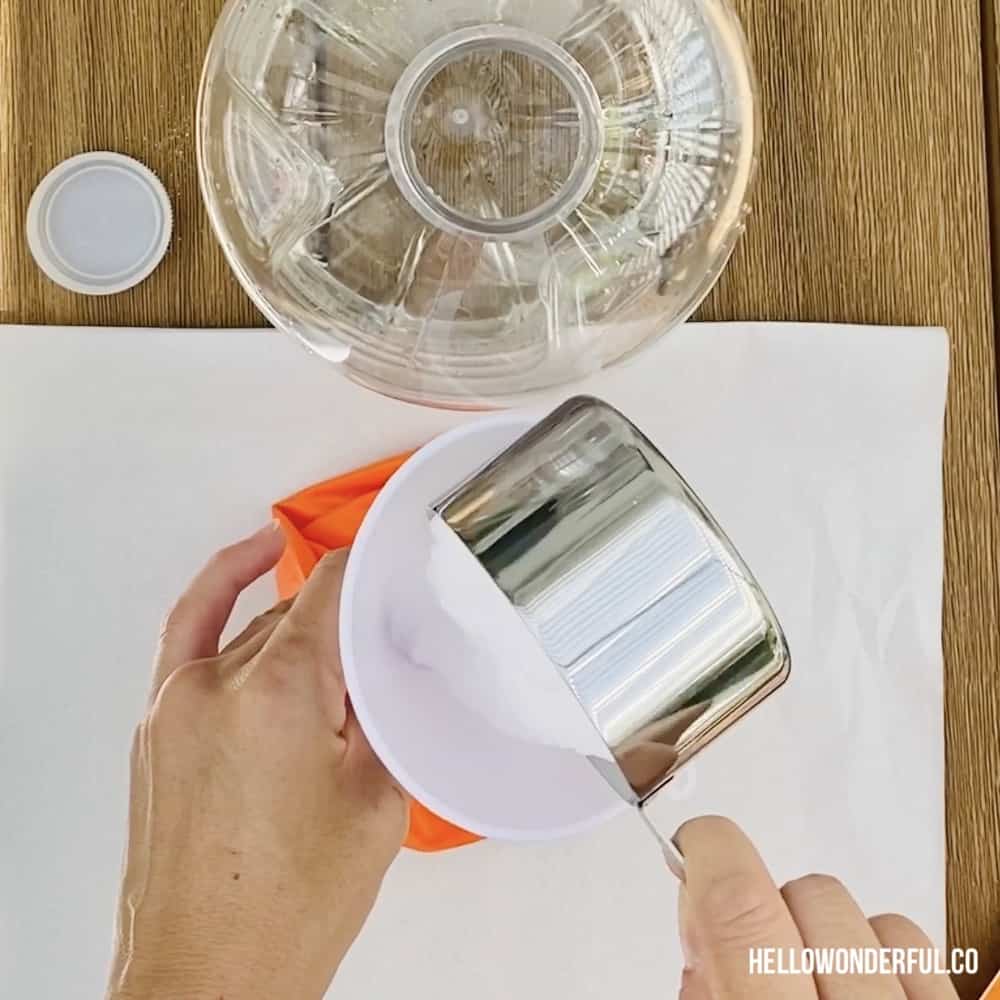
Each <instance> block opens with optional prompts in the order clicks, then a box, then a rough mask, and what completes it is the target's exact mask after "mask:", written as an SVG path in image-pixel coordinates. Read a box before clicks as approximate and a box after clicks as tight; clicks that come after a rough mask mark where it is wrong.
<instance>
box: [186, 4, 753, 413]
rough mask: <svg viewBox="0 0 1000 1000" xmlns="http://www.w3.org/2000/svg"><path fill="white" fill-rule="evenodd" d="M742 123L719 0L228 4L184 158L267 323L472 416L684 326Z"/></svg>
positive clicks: (745, 129) (745, 163) (713, 254)
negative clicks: (191, 148) (196, 173)
mask: <svg viewBox="0 0 1000 1000" xmlns="http://www.w3.org/2000/svg"><path fill="white" fill-rule="evenodd" d="M758 131H759V130H758V123H757V118H756V100H755V88H754V82H753V75H752V70H751V68H750V64H749V60H748V57H747V53H746V46H745V42H744V39H743V35H742V32H741V30H740V27H739V24H738V22H737V21H736V19H735V16H734V15H733V14H732V12H731V11H730V10H729V8H728V7H727V6H726V5H725V3H724V2H722V0H616V2H607V3H584V2H580V0H560V2H559V3H553V2H552V0H230V2H229V3H228V5H227V7H226V9H225V10H224V12H223V14H222V17H221V19H220V22H219V25H218V27H217V29H216V32H215V36H214V38H213V41H212V45H211V49H210V52H209V55H208V60H207V63H206V67H205V74H204V79H203V82H202V91H201V97H200V101H199V127H198V140H199V146H198V155H199V168H200V174H201V182H202V189H203V193H204V197H205V201H206V203H207V205H208V209H209V212H210V215H211V218H212V221H213V224H214V226H215V229H216V232H217V234H218V236H219V239H220V240H221V242H222V245H223V247H224V249H225V252H226V255H227V257H228V259H229V262H230V264H231V266H232V267H233V269H234V270H235V272H236V274H237V275H238V277H239V278H240V280H241V282H242V283H243V285H244V287H245V288H246V290H247V291H248V293H249V294H250V295H251V297H252V298H253V299H254V301H255V302H256V304H257V305H258V306H259V308H260V309H261V310H262V311H263V312H264V313H265V315H266V316H267V317H268V318H269V319H270V320H271V321H272V322H273V323H274V324H275V325H276V326H277V327H279V328H281V329H284V330H287V331H289V332H291V333H293V334H295V335H297V336H298V337H300V338H301V339H302V340H303V341H304V342H305V343H306V344H307V345H308V346H309V347H311V348H312V349H313V350H314V351H316V352H317V353H319V354H320V355H322V356H324V357H326V358H328V359H330V360H332V361H335V362H337V363H338V364H339V365H341V366H342V367H343V369H344V371H345V372H346V373H347V374H348V375H349V376H351V377H352V378H354V379H356V380H357V381H359V382H361V383H363V384H364V385H367V386H369V387H371V388H373V389H376V390H378V391H380V392H383V393H387V394H389V395H392V396H395V397H398V398H402V399H407V400H410V401H414V402H420V403H426V404H431V405H439V406H451V407H463V408H474V407H486V406H497V405H504V404H507V403H511V402H515V401H517V400H518V399H520V398H522V397H524V396H526V395H530V394H531V393H533V392H537V391H539V390H542V389H546V388H551V387H553V386H557V385H562V384H565V383H568V382H572V381H575V380H576V379H578V378H581V377H584V376H586V375H588V374H590V373H592V372H593V371H595V370H597V369H600V368H603V367H605V366H607V365H610V364H613V363H614V362H616V361H618V360H620V359H622V358H624V357H626V356H628V355H631V354H633V353H634V352H636V351H638V350H639V349H641V348H642V347H643V346H645V345H647V344H649V343H650V342H652V341H653V340H654V339H655V338H657V337H658V336H660V335H661V334H663V333H664V332H665V331H667V330H669V329H670V328H671V327H673V326H675V325H676V324H677V323H679V322H681V321H683V320H684V319H685V318H687V316H689V315H690V313H691V312H692V311H693V310H694V308H695V307H696V306H697V305H698V303H699V302H700V301H701V300H702V298H703V297H704V296H705V294H706V293H707V292H708V290H709V289H710V288H711V286H712V284H713V283H714V282H715V280H716V278H717V277H718V275H719V273H720V271H721V269H722V268H723V266H724V265H725V263H726V260H727V259H728V257H729V254H730V253H731V251H732V248H733V245H734V244H735V241H736V239H737V238H738V236H739V234H740V232H741V231H742V226H743V220H744V215H745V211H746V204H747V198H748V195H749V191H750V188H751V186H752V181H753V176H754V172H755V166H756V150H757V143H758Z"/></svg>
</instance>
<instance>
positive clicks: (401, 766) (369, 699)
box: [340, 413, 626, 841]
mask: <svg viewBox="0 0 1000 1000" xmlns="http://www.w3.org/2000/svg"><path fill="white" fill-rule="evenodd" d="M534 422H535V420H534V418H533V417H532V416H531V415H527V414H524V413H520V414H518V413H513V414H511V413H505V414H496V415H491V416H487V417H483V418H480V419H478V420H476V421H474V422H472V423H469V424H466V425H464V426H462V427H459V428H457V429H455V430H453V431H450V432H449V433H447V434H444V435H442V436H441V437H439V438H437V439H436V440H434V441H433V442H432V443H431V444H429V445H427V446H426V447H425V448H423V449H421V450H420V451H419V452H417V454H416V455H414V456H413V457H412V458H411V459H410V460H409V461H408V462H407V463H406V464H405V465H404V466H403V467H402V469H400V470H399V472H397V473H396V474H395V475H394V476H393V477H392V479H391V480H390V481H389V483H388V484H387V485H386V487H385V488H384V489H383V490H382V492H381V494H380V495H379V497H378V499H377V500H376V502H375V504H374V505H373V506H372V508H371V511H370V512H369V513H368V516H367V517H366V518H365V521H364V523H363V524H362V526H361V530H360V532H359V533H358V536H357V539H356V541H355V543H354V547H353V549H352V551H351V556H350V559H349V561H348V564H347V572H346V575H345V578H344V588H343V598H342V604H341V625H340V642H341V654H342V657H343V662H344V673H345V676H346V680H347V688H348V691H349V693H350V697H351V702H352V704H353V706H354V710H355V712H356V713H357V716H358V719H359V721H360V722H361V726H362V728H363V729H364V731H365V734H366V735H367V737H368V740H369V742H370V743H371V745H372V747H373V748H374V750H375V752H376V753H377V754H378V755H379V757H380V758H381V760H382V761H383V763H384V764H385V765H386V767H387V768H388V769H389V770H390V771H391V772H392V774H393V775H394V776H395V778H396V779H397V781H399V782H400V784H401V785H403V787H404V788H405V789H406V790H407V791H408V792H409V793H410V794H411V795H413V796H414V798H416V799H418V800H419V801H420V802H421V803H423V804H424V805H425V806H427V807H428V808H429V809H431V810H433V811H434V812H435V813H437V814H438V815H439V816H441V817H443V818H444V819H446V820H448V821H450V822H452V823H455V824H457V825H458V826H460V827H462V828H464V829H466V830H469V831H471V832H472V833H476V834H479V835H481V836H484V837H489V838H493V839H499V840H516V841H530V840H550V839H554V838H558V837H565V836H569V835H572V834H575V833H579V832H581V831H584V830H586V829H589V828H590V827H593V826H596V825H597V824H599V823H601V822H603V821H605V820H607V819H609V818H610V817H612V816H613V815H615V814H616V813H619V812H621V811H623V810H624V809H625V808H626V805H625V803H624V802H623V801H622V800H621V799H620V798H619V797H618V796H617V795H616V794H615V792H614V791H613V790H612V788H611V786H610V785H609V784H608V783H607V782H606V781H605V780H604V779H603V778H602V777H601V776H600V775H599V774H598V772H597V770H596V769H595V768H594V767H593V765H592V764H591V763H590V762H589V761H588V760H587V758H586V757H584V756H581V755H580V754H577V753H574V752H573V751H571V750H562V749H558V748H555V747H549V746H544V745H541V744H535V743H530V742H524V741H521V740H518V739H515V738H513V737H512V736H509V735H506V734H505V733H503V732H501V731H500V730H498V729H496V728H494V727H493V726H491V725H489V723H488V721H486V720H484V719H483V717H482V716H481V715H480V714H478V713H476V712H474V711H472V710H470V708H468V707H466V705H465V704H463V702H462V701H460V700H459V699H457V698H456V697H455V696H454V695H453V694H452V693H451V691H450V690H449V688H448V686H447V685H446V684H445V683H444V682H443V681H442V679H441V677H440V676H439V675H438V674H437V673H435V671H433V670H431V669H428V668H427V667H426V666H421V665H420V664H419V663H417V662H414V657H413V655H412V653H411V652H410V651H408V649H407V647H408V645H409V643H408V637H409V636H408V633H409V634H410V635H412V631H413V629H415V628H419V630H420V632H421V634H423V635H425V636H426V635H427V633H428V629H431V630H432V631H433V633H434V634H435V635H438V636H440V643H441V648H442V649H443V650H445V649H448V648H450V649H451V652H452V654H454V650H455V647H454V645H453V644H454V643H460V642H461V641H462V637H461V635H460V634H459V633H458V630H457V629H456V628H455V626H454V624H453V623H452V622H451V621H450V620H449V619H448V617H447V615H446V614H445V613H444V612H443V611H442V610H441V609H440V607H439V606H438V605H437V602H436V600H435V598H434V596H433V595H432V594H431V592H430V587H429V585H428V580H427V562H428V557H429V552H430V526H429V520H428V509H429V507H430V505H431V504H432V503H434V502H435V501H436V500H438V499H439V498H440V497H441V496H442V495H443V494H445V493H447V492H448V491H449V490H450V489H451V488H452V487H454V486H456V485H457V484H458V483H460V482H461V481H462V480H463V479H464V478H465V477H466V476H467V475H469V474H470V473H472V472H474V471H475V470H476V469H478V468H479V467H480V466H481V465H483V464H484V463H485V462H487V461H488V460H489V459H491V458H492V457H493V456H495V455H496V454H497V453H498V452H500V451H502V450H503V449H504V448H506V447H507V445H509V444H511V443H512V442H513V441H514V440H516V439H517V438H518V437H520V435H521V434H523V433H524V432H525V431H526V430H527V429H528V428H529V427H531V426H532V424H533V423H534ZM470 561H471V556H470ZM475 568H478V567H475ZM484 638H486V639H487V641H488V637H484Z"/></svg>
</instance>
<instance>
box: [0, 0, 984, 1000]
mask: <svg viewBox="0 0 1000 1000" xmlns="http://www.w3.org/2000/svg"><path fill="white" fill-rule="evenodd" d="M986 2H987V3H990V2H1000V0H986ZM220 5H221V0H145V2H144V3H142V4H135V3H132V2H126V0H2V3H0V74H3V75H2V76H0V143H2V145H0V176H2V177H3V178H4V185H3V186H2V189H0V248H2V254H0V321H3V322H23V323H50V324H58V323H72V324H91V323H93V324H98V323H99V324H108V325H130V326H132V325H137V326H142V325H158V326H242V325H251V324H258V323H260V322H261V321H260V318H259V317H258V315H257V313H256V312H255V311H254V309H253V308H252V307H251V306H250V304H249V303H248V301H247V300H246V298H245V297H244V296H243V294H242V292H241V291H240V289H239V288H238V286H237V284H236V282H235V280H234V279H233V278H232V277H231V276H230V274H229V272H228V270H227V268H226V266H225V264H224V262H223V259H222V256H221V254H220V253H219V251H218V250H217V248H216V246H215V244H214V242H213V239H212V237H211V235H210V232H209V228H208V223H207V219H206V217H205V214H204V212H203V210H202V208H201V206H200V202H199V195H198V190H197V181H196V174H195V166H194V123H193V114H194V100H195V93H196V88H197V83H198V76H199V73H200V66H201V59H202V55H203V52H204V50H205V47H206V45H207V42H208V38H209V34H210V31H211V27H212V24H213V22H214V19H215V16H216V14H217V12H218V9H219V7H220ZM737 7H738V9H739V11H740V13H741V14H742V16H743V17H744V21H745V24H746V28H747V33H748V35H749V38H750V41H751V46H752V49H753V51H754V52H755V54H756V59H757V65H758V71H759V76H760V84H761V92H762V98H763V108H764V118H765V129H766V136H765V146H764V150H763V157H762V171H761V181H760V187H759V191H758V195H757V198H756V212H755V215H754V216H753V218H752V220H751V223H750V226H749V229H748V232H747V235H746V238H745V239H744V241H743V243H742V244H741V246H740V249H739V250H738V252H737V254H736V256H735V258H734V260H733V262H732V265H731V266H730V268H729V270H728V271H727V272H726V274H725V275H724V277H723V279H722V281H721V282H720V284H719V286H718V287H717V289H716V290H715V292H714V293H713V294H712V295H711V296H710V298H709V299H708V301H707V302H706V303H705V305H704V307H703V309H702V310H701V316H702V318H705V319H735V318H740V319H772V320H784V319H796V320H818V321H848V322H861V323H892V324H915V325H927V324H940V325H942V326H945V327H947V328H948V330H949V331H950V334H951V338H952V384H951V394H950V403H949V410H948V420H947V441H948V443H947V457H946V468H945V492H946V509H947V523H946V550H947V565H948V571H947V579H946V583H945V633H944V646H945V653H946V662H947V695H946V700H947V721H946V736H947V765H948V850H949V929H950V938H951V942H952V943H953V944H955V945H961V946H967V947H978V948H979V949H980V950H981V953H982V966H981V971H980V974H979V975H978V976H975V977H969V978H968V979H967V980H966V981H964V982H962V983H961V984H960V986H961V991H962V994H963V996H966V997H975V996H978V992H979V991H980V990H981V989H982V988H983V987H984V986H985V985H986V983H987V982H988V980H989V977H990V975H991V974H992V973H993V972H994V971H996V969H997V967H998V966H1000V846H998V845H1000V638H998V625H997V623H998V621H1000V548H998V543H1000V522H998V519H1000V514H998V454H1000V452H998V424H997V403H996V400H997V382H996V358H995V348H994V312H993V304H992V299H991V266H990V241H989V199H988V191H987V170H986V142H985V128H984V96H983V49H982V45H983V42H984V39H983V36H982V26H981V21H980V14H981V12H980V9H979V7H978V6H977V5H976V4H975V3H972V2H969V0H880V2H879V3H876V4H871V3H869V2H867V0H865V2H863V0H836V2H831V0H768V2H767V3H764V2H763V0H738V2H737ZM995 25H996V21H991V22H990V30H992V29H994V28H995ZM992 51H993V53H994V54H995V52H996V47H994V48H993V50H992ZM989 62H990V61H989V59H987V64H988V69H990V70H991V75H990V79H989V81H988V82H989V84H990V86H991V87H996V86H997V81H996V73H995V72H993V70H995V66H994V67H990V66H989ZM96 148H107V149H115V150H119V151H121V152H125V153H129V154H131V155H134V156H136V157H138V158H140V159H142V160H144V161H145V162H147V163H148V164H149V165H150V166H151V167H152V168H153V169H154V170H156V171H157V173H159V174H160V176H161V177H162V178H163V180H164V182H165V184H166V186H167V188H168V190H169V191H170V194H171V196H172V198H173V201H174V205H175V208H176V215H177V218H176V238H175V243H174V246H173V250H172V252H171V253H170V255H169V256H168V258H167V260H166V262H165V263H164V265H163V266H162V267H161V268H160V269H159V270H158V271H157V272H156V274H154V275H153V277H152V278H151V279H150V280H149V281H147V282H146V283H145V284H143V285H141V286H140V287H139V288H137V289H135V290H133V291H131V292H128V293H126V294H124V295H120V296H115V297H112V298H108V299H87V298H82V297H78V296H74V295H71V294H69V293H66V292H62V291H61V290H59V289H57V288H56V287H55V286H53V285H52V284H50V283H49V282H47V281H46V280H45V279H44V278H43V277H42V276H41V275H40V273H39V272H38V270H37V269H36V268H35V266H34V264H33V263H32V261H31V260H30V258H29V256H28V253H27V250H26V247H25V243H24V240H23V238H22V226H23V219H24V215H25V210H26V207H27V202H28V199H29V197H30V194H31V191H32V190H33V188H34V186H35V184H36V183H37V182H38V180H39V179H40V178H41V177H42V176H43V175H44V174H45V173H46V171H47V170H48V169H49V168H51V167H52V166H53V165H54V164H55V163H57V162H58V161H59V160H61V159H63V158H64V157H66V156H69V155H71V154H73V153H77V152H80V151H82V150H86V149H96ZM997 176H998V175H997V174H994V178H995V179H996V178H997ZM994 193H995V192H994ZM138 335H141V334H138ZM870 835H871V836H873V837H878V831H877V830H872V831H870ZM886 863H887V864H891V863H892V858H891V845H890V846H889V847H888V848H887V858H886ZM914 877H916V878H919V877H920V873H915V874H914Z"/></svg>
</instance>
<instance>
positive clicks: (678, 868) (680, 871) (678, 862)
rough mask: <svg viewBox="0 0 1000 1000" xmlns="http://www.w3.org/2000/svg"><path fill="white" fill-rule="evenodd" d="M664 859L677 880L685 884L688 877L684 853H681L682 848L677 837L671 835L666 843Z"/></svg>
mask: <svg viewBox="0 0 1000 1000" xmlns="http://www.w3.org/2000/svg"><path fill="white" fill-rule="evenodd" d="M663 860H664V861H666V863H667V867H668V868H669V869H670V872H671V874H672V875H673V876H674V878H676V879H677V881H678V882H680V883H681V885H683V884H684V879H685V877H686V873H685V870H684V855H683V854H681V849H680V848H679V847H678V846H677V840H676V838H675V837H671V838H670V839H669V840H668V841H666V842H665V843H664V845H663Z"/></svg>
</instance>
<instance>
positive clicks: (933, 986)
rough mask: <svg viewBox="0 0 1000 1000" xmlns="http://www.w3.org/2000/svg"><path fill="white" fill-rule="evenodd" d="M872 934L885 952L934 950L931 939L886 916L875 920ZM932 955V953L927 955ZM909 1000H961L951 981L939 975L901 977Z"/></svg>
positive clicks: (902, 920)
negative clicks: (897, 949) (893, 950)
mask: <svg viewBox="0 0 1000 1000" xmlns="http://www.w3.org/2000/svg"><path fill="white" fill-rule="evenodd" d="M869 922H870V924H871V928H872V930H873V931H874V932H875V936H876V937H877V938H878V939H879V941H880V942H881V944H882V947H883V948H901V949H905V950H909V949H910V948H917V949H920V950H921V951H922V950H924V949H933V947H934V945H933V944H932V943H931V939H930V938H929V937H928V936H927V935H926V934H925V933H924V932H923V931H922V930H921V929H920V928H919V927H918V926H917V925H916V924H915V923H914V922H913V921H912V920H907V919H906V917H900V916H898V915H896V914H892V913H886V914H882V915H881V916H878V917H872V919H871V921H869ZM928 954H929V952H928ZM899 981H900V983H901V984H902V987H903V990H904V991H905V993H906V997H907V1000H958V991H957V990H956V989H955V987H954V986H953V985H952V983H951V980H950V979H949V978H948V977H947V976H945V975H942V974H940V973H930V974H926V975H924V974H921V973H920V972H916V973H909V972H907V973H903V974H901V975H900V977H899Z"/></svg>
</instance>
